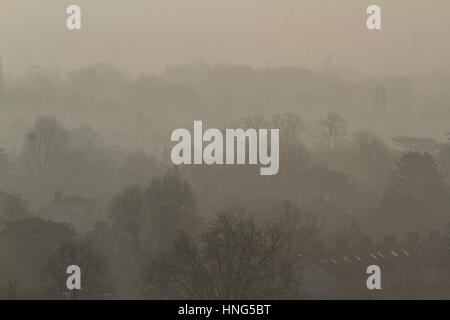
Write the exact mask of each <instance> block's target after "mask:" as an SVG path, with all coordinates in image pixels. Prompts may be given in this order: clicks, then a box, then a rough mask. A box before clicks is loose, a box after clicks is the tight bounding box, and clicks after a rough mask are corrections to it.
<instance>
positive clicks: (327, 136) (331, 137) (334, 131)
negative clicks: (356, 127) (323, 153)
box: [319, 112, 347, 152]
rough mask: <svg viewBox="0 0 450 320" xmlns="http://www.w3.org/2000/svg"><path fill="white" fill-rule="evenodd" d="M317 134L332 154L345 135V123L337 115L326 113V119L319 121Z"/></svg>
mask: <svg viewBox="0 0 450 320" xmlns="http://www.w3.org/2000/svg"><path fill="white" fill-rule="evenodd" d="M319 133H320V134H321V135H322V137H323V139H324V140H325V143H326V145H327V146H328V150H329V151H331V152H334V151H336V148H337V147H338V145H339V144H340V143H341V142H342V139H343V138H344V137H345V136H346V134H347V121H345V119H344V118H342V116H340V115H339V114H337V113H334V112H328V113H327V115H326V117H324V118H321V119H319Z"/></svg>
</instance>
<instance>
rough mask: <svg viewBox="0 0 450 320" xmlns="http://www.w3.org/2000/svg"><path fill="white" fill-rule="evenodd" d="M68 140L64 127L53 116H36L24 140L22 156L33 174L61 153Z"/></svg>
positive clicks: (55, 159)
mask: <svg viewBox="0 0 450 320" xmlns="http://www.w3.org/2000/svg"><path fill="white" fill-rule="evenodd" d="M67 142H68V133H67V131H66V129H64V128H63V126H62V125H61V124H60V123H59V122H58V121H57V120H56V119H54V118H50V117H40V118H38V119H37V120H36V121H35V123H34V126H33V128H32V129H31V131H30V132H29V133H28V135H27V137H26V140H25V148H24V151H23V157H24V159H25V162H26V165H27V166H28V168H29V169H30V170H32V172H33V173H34V174H40V173H42V172H43V171H45V170H47V169H49V168H51V166H52V165H53V164H54V163H55V162H56V161H57V160H58V158H59V157H60V156H61V155H62V153H63V151H64V149H65V147H66V145H67Z"/></svg>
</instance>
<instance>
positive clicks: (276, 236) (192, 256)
mask: <svg viewBox="0 0 450 320" xmlns="http://www.w3.org/2000/svg"><path fill="white" fill-rule="evenodd" d="M284 218H286V216H284ZM287 221H288V222H292V220H285V219H276V220H271V221H268V222H267V223H265V224H264V225H262V226H259V225H257V224H256V223H255V221H254V220H253V219H252V218H249V217H246V216H245V215H244V211H243V209H242V207H240V206H236V205H232V206H229V207H228V208H226V209H224V210H223V211H221V212H220V213H219V214H218V216H217V218H215V219H213V220H212V221H211V222H210V224H209V225H208V227H207V229H206V230H205V231H204V232H203V233H202V234H201V236H200V237H199V238H195V237H192V236H190V235H188V234H186V233H183V234H181V235H180V236H179V238H178V239H177V240H176V241H175V243H174V245H173V247H172V249H171V250H170V251H169V252H168V253H166V254H163V255H161V257H160V258H159V259H155V260H153V262H152V263H151V264H150V265H149V266H148V268H147V272H146V273H145V280H144V289H145V292H146V293H147V295H148V296H153V297H160V298H161V297H164V298H192V299H266V298H293V297H295V296H296V294H297V287H298V286H297V285H298V283H297V281H298V278H297V273H296V269H295V266H296V261H297V255H298V253H299V252H298V251H297V250H293V244H294V243H295V241H293V237H294V234H293V233H290V232H287V231H288V230H291V231H292V229H291V228H294V229H295V225H290V226H289V225H287V224H286V222H287ZM297 231H298V230H297Z"/></svg>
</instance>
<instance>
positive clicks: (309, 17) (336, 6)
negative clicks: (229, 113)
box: [0, 0, 450, 74]
mask: <svg viewBox="0 0 450 320" xmlns="http://www.w3.org/2000/svg"><path fill="white" fill-rule="evenodd" d="M70 4H78V5H80V6H81V9H82V30H81V31H69V30H67V29H66V27H65V20H66V18H67V14H66V13H65V10H66V8H67V6H68V5H70ZM369 4H378V5H380V6H381V9H382V27H383V30H380V31H369V30H367V28H366V17H367V15H366V13H365V10H366V8H367V6H368V5H369ZM414 32H416V34H417V41H416V45H415V47H416V49H415V51H414V50H413V47H414V45H413V43H414V41H413V34H414ZM449 42H450V1H448V0H427V1H426V0H395V1H393V0H384V1H383V0H377V1H375V0H372V1H366V0H340V1H338V0H72V1H66V0H39V1H36V0H0V56H2V57H3V61H4V65H5V71H6V73H10V74H14V73H17V72H19V73H22V72H23V71H24V70H26V68H27V67H28V66H30V65H42V66H45V67H48V68H51V69H55V68H60V69H61V70H68V69H73V68H77V67H80V66H82V65H86V64H90V63H94V62H98V61H107V62H113V63H115V64H116V65H118V66H119V67H120V68H123V69H125V70H128V71H132V72H135V73H138V72H144V71H145V72H159V71H161V70H163V69H164V67H165V66H166V65H170V64H183V63H192V62H207V63H233V64H246V65H251V66H255V67H266V66H267V67H278V66H290V65H300V66H305V67H310V68H322V65H323V62H324V60H325V58H326V57H327V56H331V57H332V58H333V62H334V65H335V66H339V67H351V68H354V69H357V70H360V71H363V72H367V71H369V72H383V73H385V72H392V73H396V72H402V73H403V72H407V71H409V70H411V66H412V61H416V63H417V64H418V65H419V66H420V68H421V69H434V68H436V67H439V68H444V69H446V70H449V67H448V66H449V65H450V43H449ZM414 56H415V57H416V58H413V57H414ZM414 59H415V60H414Z"/></svg>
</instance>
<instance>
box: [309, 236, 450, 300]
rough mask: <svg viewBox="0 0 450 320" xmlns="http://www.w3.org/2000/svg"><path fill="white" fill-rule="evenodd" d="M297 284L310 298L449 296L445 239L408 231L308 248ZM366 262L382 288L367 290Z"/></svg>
mask: <svg viewBox="0 0 450 320" xmlns="http://www.w3.org/2000/svg"><path fill="white" fill-rule="evenodd" d="M301 259H302V260H303V261H302V265H303V267H302V270H301V279H302V285H301V290H302V292H303V293H304V294H305V296H306V297H309V298H312V299H449V298H450V246H449V239H448V238H444V237H440V235H439V232H437V231H431V232H430V234H429V237H428V238H426V239H420V238H419V236H418V234H417V233H410V234H409V235H408V237H407V239H406V240H405V241H402V242H397V241H396V237H395V236H394V235H389V236H387V237H386V238H385V239H384V241H383V242H382V243H378V244H375V245H373V244H372V242H371V241H368V240H367V239H364V240H363V241H362V243H361V245H360V246H359V247H352V248H350V247H348V246H345V245H344V246H343V245H342V243H339V244H338V246H337V248H336V249H335V250H328V251H326V250H319V251H312V252H311V253H310V254H308V255H305V256H302V258H301ZM369 265H377V266H379V267H380V269H381V290H369V289H368V288H367V286H366V281H367V278H368V277H369V275H368V274H367V273H366V270H367V267H368V266H369Z"/></svg>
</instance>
